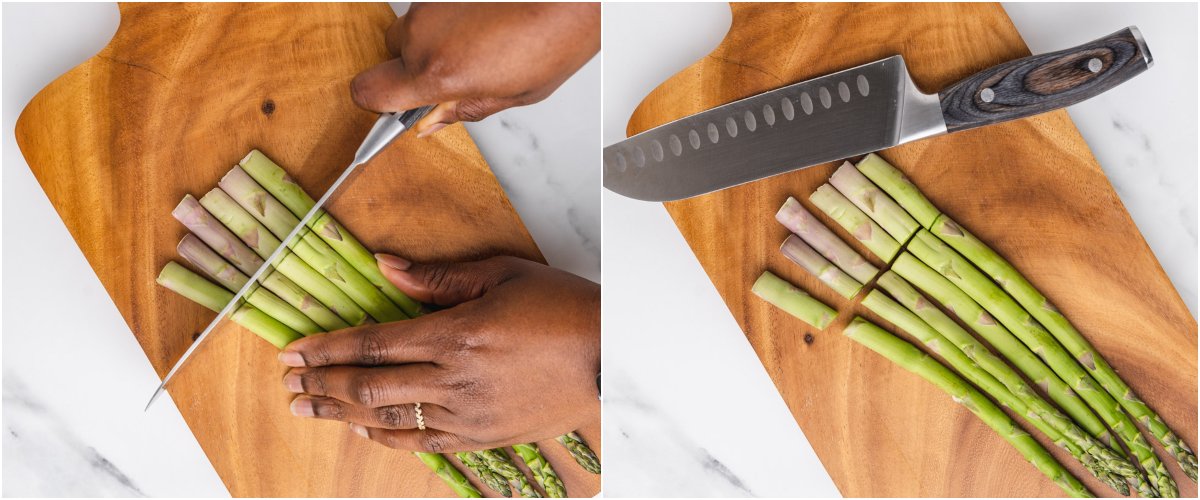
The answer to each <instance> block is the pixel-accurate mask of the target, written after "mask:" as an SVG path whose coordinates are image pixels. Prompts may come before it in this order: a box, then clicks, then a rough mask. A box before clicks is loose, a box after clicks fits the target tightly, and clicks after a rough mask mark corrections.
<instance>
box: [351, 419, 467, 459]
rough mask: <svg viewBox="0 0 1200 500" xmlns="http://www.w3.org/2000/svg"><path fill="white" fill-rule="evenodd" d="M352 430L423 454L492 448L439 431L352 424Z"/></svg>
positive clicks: (372, 438) (369, 437)
mask: <svg viewBox="0 0 1200 500" xmlns="http://www.w3.org/2000/svg"><path fill="white" fill-rule="evenodd" d="M350 429H351V430H353V431H354V432H355V433H356V434H358V435H359V436H362V437H365V438H367V439H370V440H372V441H375V442H377V443H380V444H382V445H384V446H387V447H389V448H395V449H398V450H408V451H419V452H423V453H452V452H458V451H472V450H479V449H486V448H491V447H490V446H485V445H483V444H481V443H477V442H475V441H472V440H470V439H467V438H464V437H463V436H461V435H458V434H454V433H451V432H446V431H440V430H437V429H425V430H423V431H422V430H417V429H380V428H378V427H366V426H363V425H359V424H350Z"/></svg>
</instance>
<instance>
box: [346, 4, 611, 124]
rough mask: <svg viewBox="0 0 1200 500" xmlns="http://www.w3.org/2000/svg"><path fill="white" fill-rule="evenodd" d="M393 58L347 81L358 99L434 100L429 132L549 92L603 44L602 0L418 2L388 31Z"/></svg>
mask: <svg viewBox="0 0 1200 500" xmlns="http://www.w3.org/2000/svg"><path fill="white" fill-rule="evenodd" d="M387 46H388V50H389V51H390V52H391V53H392V55H393V56H395V59H392V60H389V61H387V62H384V63H381V64H379V65H377V66H375V67H373V68H370V69H368V70H366V71H364V72H362V73H360V74H359V75H358V76H356V77H355V78H354V80H353V81H352V82H351V83H350V88H351V94H352V96H353V98H354V102H356V103H357V104H358V105H359V106H361V107H363V108H366V109H370V110H373V111H377V112H389V111H390V112H395V111H403V110H407V109H412V108H416V107H419V106H425V105H431V104H436V105H437V106H436V107H435V108H434V109H433V111H431V112H430V113H429V114H428V115H426V116H425V118H423V119H421V121H419V122H418V123H417V124H416V126H415V127H414V128H415V129H416V131H417V134H418V135H419V136H426V135H429V134H431V133H433V132H436V131H438V130H440V129H441V128H442V127H445V126H446V125H449V124H452V123H455V122H459V121H478V120H481V119H483V118H485V117H487V116H490V115H492V114H493V113H496V112H498V111H501V110H504V109H507V108H511V107H514V106H523V105H526V104H532V103H535V102H538V101H541V100H542V99H545V98H546V97H547V96H549V95H550V94H551V93H552V92H554V90H555V89H557V88H558V86H559V85H562V83H563V82H564V81H566V80H567V78H568V77H570V76H571V75H572V74H574V73H575V72H576V71H578V70H579V68H580V67H582V66H583V65H584V63H586V62H587V61H588V60H589V59H591V58H592V56H593V55H595V54H596V53H597V52H598V51H599V50H600V4H598V3H565V4H560V3H486V4H471V3H434V4H422V3H414V4H413V5H412V7H410V8H409V10H408V13H407V14H405V15H403V16H400V17H399V18H397V19H396V22H395V23H393V24H392V26H391V28H389V29H388V32H387Z"/></svg>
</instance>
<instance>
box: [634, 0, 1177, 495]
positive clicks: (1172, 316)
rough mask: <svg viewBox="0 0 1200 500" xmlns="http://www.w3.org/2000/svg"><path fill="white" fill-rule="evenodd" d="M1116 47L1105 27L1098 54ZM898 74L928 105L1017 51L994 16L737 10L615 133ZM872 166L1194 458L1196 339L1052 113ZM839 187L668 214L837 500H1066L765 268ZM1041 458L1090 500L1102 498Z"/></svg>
mask: <svg viewBox="0 0 1200 500" xmlns="http://www.w3.org/2000/svg"><path fill="white" fill-rule="evenodd" d="M1122 27H1123V26H1112V27H1099V28H1098V30H1099V31H1098V32H1097V33H1096V36H1097V37H1099V36H1103V35H1106V34H1108V33H1109V32H1112V31H1115V30H1117V29H1119V28H1122ZM1084 41H1086V40H1080V41H1079V42H1081V43H1082V42H1084ZM1152 44H1153V41H1152V40H1151V45H1152ZM1064 48H1065V47H1064ZM895 54H901V55H903V56H904V57H905V59H906V61H907V63H908V65H909V71H910V72H911V73H912V75H913V78H914V80H915V81H916V83H917V85H918V86H920V87H921V88H922V89H924V90H926V91H934V90H937V89H941V88H943V87H945V86H947V85H949V84H952V83H954V82H955V81H957V80H958V79H960V78H963V77H965V76H968V75H970V74H971V73H974V72H975V71H978V70H981V69H984V68H986V67H988V66H991V65H994V64H997V63H1000V62H1003V61H1007V60H1011V59H1015V58H1019V57H1023V56H1026V55H1028V54H1029V51H1028V49H1027V48H1026V46H1025V44H1024V42H1022V40H1021V38H1020V36H1019V35H1018V33H1017V31H1016V29H1015V28H1014V27H1013V25H1012V23H1011V21H1009V19H1008V17H1007V15H1006V14H1005V13H1004V11H1003V9H1002V8H1001V7H1000V6H999V5H995V4H854V5H847V4H820V5H815V4H771V5H760V4H734V5H733V24H732V26H731V28H730V31H729V34H728V35H727V36H726V38H725V40H724V41H723V42H722V43H721V45H720V46H718V48H717V49H716V50H714V51H713V52H712V53H711V54H710V55H708V56H707V57H705V58H704V59H702V60H701V61H699V62H697V63H696V64H694V65H692V66H690V67H688V68H687V69H684V70H683V71H681V72H680V73H679V74H677V75H675V76H674V77H672V78H671V79H670V80H668V81H667V82H666V83H664V84H662V85H661V86H660V87H658V88H657V89H655V90H654V91H653V92H652V93H651V94H650V95H649V96H648V97H647V98H646V99H645V100H644V101H643V102H642V104H641V105H640V106H639V107H638V109H637V110H636V111H635V112H634V114H633V117H632V118H631V119H630V122H629V127H628V130H627V131H628V133H629V134H630V135H632V134H635V133H638V132H641V131H644V130H647V129H650V128H652V127H654V126H657V125H661V124H663V123H666V122H669V121H671V120H674V119H677V118H680V117H682V116H686V115H688V114H692V113H696V112H699V111H702V110H705V109H708V108H711V107H714V106H716V105H720V104H724V103H727V102H730V101H733V100H736V99H739V98H742V97H746V96H749V95H753V94H756V93H759V92H762V91H766V90H770V89H773V88H776V87H779V86H782V85H786V84H789V83H794V82H797V81H802V80H805V79H808V78H812V77H816V76H820V75H823V74H827V73H831V72H834V71H837V70H840V69H845V68H848V67H852V66H855V65H858V64H863V63H867V62H870V61H874V60H877V59H881V58H883V57H888V56H891V55H895ZM882 155H883V156H884V157H885V158H887V159H888V160H890V161H892V162H893V163H895V164H896V165H897V166H899V167H900V168H902V169H903V170H904V171H905V172H906V173H907V174H908V175H909V176H910V177H911V178H912V180H913V181H914V182H915V183H916V184H917V185H918V186H919V187H920V188H922V189H923V190H924V191H925V192H926V193H927V194H928V195H929V197H930V198H931V200H932V201H933V202H934V203H935V204H936V205H938V206H939V207H940V208H941V209H942V210H943V211H945V212H946V213H948V214H950V215H952V216H953V217H954V218H955V219H957V220H958V221H959V222H961V223H963V224H964V225H965V226H967V227H968V228H969V229H970V230H971V231H973V232H975V233H976V235H977V236H979V237H980V238H981V239H983V240H984V241H986V242H988V243H990V244H991V245H992V246H993V247H995V248H996V250H997V251H999V252H1000V253H1001V254H1002V255H1005V256H1006V257H1008V258H1009V260H1010V261H1012V262H1013V264H1014V265H1015V266H1017V268H1018V269H1020V270H1022V271H1023V272H1024V273H1025V274H1026V275H1027V276H1028V277H1029V278H1030V279H1031V281H1032V282H1033V283H1034V284H1035V285H1036V286H1038V287H1039V288H1040V289H1041V290H1042V291H1043V292H1044V293H1045V294H1046V295H1047V296H1048V297H1049V298H1050V299H1051V300H1052V301H1053V302H1054V303H1055V304H1056V305H1058V307H1059V308H1060V309H1061V310H1062V311H1063V312H1064V313H1065V314H1066V315H1067V316H1068V317H1069V318H1071V319H1072V321H1073V322H1074V323H1075V324H1076V326H1077V327H1079V328H1080V330H1081V331H1082V332H1083V333H1084V335H1086V336H1087V337H1088V338H1089V339H1090V340H1091V341H1092V342H1093V343H1094V344H1095V345H1096V347H1097V348H1098V349H1099V350H1100V351H1101V352H1102V353H1103V354H1104V355H1105V357H1106V358H1107V359H1108V360H1109V361H1110V362H1111V363H1112V364H1113V365H1114V366H1115V367H1116V368H1117V370H1118V371H1119V372H1120V373H1121V374H1122V376H1123V377H1124V378H1125V379H1126V381H1128V382H1129V383H1130V385H1132V386H1133V388H1134V389H1135V390H1136V391H1137V392H1138V393H1139V394H1140V395H1141V396H1142V398H1143V399H1144V400H1146V401H1147V402H1149V403H1150V405H1151V406H1152V407H1154V408H1155V409H1156V410H1157V411H1158V412H1159V413H1160V414H1161V415H1162V416H1163V418H1164V419H1165V420H1166V421H1167V423H1168V424H1169V425H1170V426H1171V427H1172V428H1173V429H1175V430H1176V431H1177V432H1179V433H1180V436H1181V437H1182V438H1183V439H1184V440H1185V441H1187V442H1188V443H1190V444H1192V445H1195V444H1196V355H1195V353H1196V322H1195V319H1194V318H1192V316H1191V314H1190V313H1189V312H1188V309H1187V308H1186V306H1185V305H1184V303H1183V301H1182V300H1181V299H1180V298H1179V296H1178V294H1177V293H1176V292H1175V289H1174V288H1173V287H1172V285H1171V283H1170V281H1169V280H1168V279H1167V277H1166V275H1165V274H1164V273H1163V271H1162V269H1161V267H1160V266H1159V265H1158V262H1157V261H1156V260H1155V258H1154V255H1153V254H1152V253H1151V252H1150V249H1149V248H1148V247H1147V246H1146V244H1145V242H1144V241H1143V239H1142V237H1141V235H1140V234H1139V233H1138V230H1137V228H1136V227H1135V226H1134V224H1133V221H1132V220H1131V219H1130V218H1129V215H1128V214H1127V213H1126V212H1125V210H1124V208H1123V206H1122V205H1121V202H1120V199H1119V198H1118V197H1117V195H1116V193H1115V192H1114V191H1113V188H1112V186H1111V185H1110V184H1109V182H1108V180H1107V179H1106V178H1105V177H1104V173H1103V171H1102V170H1101V169H1100V167H1099V165H1097V163H1096V161H1095V159H1094V158H1093V157H1092V155H1091V153H1090V151H1089V150H1088V147H1087V144H1086V143H1085V142H1084V141H1083V139H1082V138H1081V137H1080V136H1079V133H1078V132H1077V131H1076V130H1075V127H1074V125H1073V124H1072V123H1071V120H1070V118H1069V117H1068V115H1067V114H1066V112H1064V111H1058V112H1054V113H1050V114H1047V115H1042V116H1039V117H1036V118H1033V119H1026V120H1021V121H1017V122H1012V123H1008V124H1004V125H999V126H992V127H986V128H982V129H978V130H974V131H968V132H963V133H959V134H954V135H949V136H945V137H940V138H936V139H932V140H927V141H922V142H918V143H914V144H910V145H906V146H902V147H897V148H893V149H890V150H887V151H885V152H883V153H882ZM833 168H834V166H833V165H827V166H819V167H814V168H810V169H806V170H803V171H799V172H793V173H790V174H785V175H780V176H776V177H773V178H770V179H766V180H763V181H759V182H755V183H751V184H747V185H743V186H739V187H736V188H732V189H727V190H724V191H720V192H717V193H713V194H709V195H705V196H701V197H698V198H693V199H689V200H684V201H679V202H672V203H667V204H666V206H667V210H668V212H669V213H670V214H671V216H672V218H673V219H674V220H675V223H676V225H677V226H678V227H679V229H680V231H681V232H682V233H683V235H684V237H685V238H686V239H687V241H688V243H689V245H690V246H691V248H692V251H693V252H694V253H695V255H696V257H697V258H698V259H699V261H700V263H701V264H702V265H703V267H704V269H705V272H706V273H707V274H708V275H709V278H710V279H711V280H712V282H713V284H714V285H715V286H716V288H717V290H718V292H719V293H720V294H721V296H722V298H723V299H724V300H725V302H726V304H727V305H728V306H729V308H730V311H731V312H732V313H733V315H734V317H735V318H736V319H737V321H738V323H739V324H740V325H741V327H742V328H743V330H744V331H745V333H746V337H747V339H748V340H749V341H750V343H751V344H752V345H753V346H754V349H755V351H756V352H757V353H758V355H759V358H760V359H761V361H762V362H763V365H764V367H765V368H766V369H767V372H768V373H769V374H770V376H771V378H772V379H773V380H774V382H775V384H776V387H777V388H778V389H779V392H780V394H781V395H782V397H783V398H784V400H785V402H786V403H787V404H788V406H789V408H790V409H791V411H792V413H793V415H794V416H795V418H796V420H797V422H798V423H799V424H800V427H801V429H803V431H804V433H805V436H806V437H807V438H808V440H809V441H810V442H811V444H812V446H813V448H814V450H815V451H816V452H817V455H818V456H819V457H820V459H821V461H822V463H823V465H824V466H825V468H826V469H827V470H828V472H829V473H830V475H831V476H832V477H833V480H834V482H835V483H836V484H837V486H838V488H839V489H840V490H841V492H842V493H843V494H844V495H847V496H934V497H938V496H1014V497H1021V496H1061V495H1062V492H1061V490H1059V489H1058V488H1057V487H1056V486H1054V485H1053V484H1052V483H1050V481H1048V480H1046V479H1045V478H1043V477H1042V476H1041V475H1040V474H1039V473H1038V472H1037V470H1035V469H1034V468H1033V467H1032V466H1030V465H1029V464H1028V463H1026V462H1025V461H1024V460H1023V459H1022V458H1021V456H1020V455H1019V454H1018V453H1017V452H1016V451H1015V450H1013V449H1012V448H1011V447H1010V446H1009V445H1008V444H1007V443H1005V442H1004V441H1003V440H1001V439H1000V438H999V437H998V436H996V435H995V433H994V432H992V431H991V430H990V429H989V428H987V427H986V426H985V425H984V424H983V423H982V422H980V421H979V420H978V419H977V418H975V417H974V415H972V414H971V413H969V412H968V411H966V410H965V409H963V408H961V407H960V406H958V405H956V404H955V403H953V402H952V401H950V399H949V398H948V397H946V396H945V395H944V394H943V393H941V392H940V391H938V389H936V388H934V387H933V386H932V385H930V384H928V383H926V382H924V381H923V380H920V379H919V378H917V377H916V376H915V375H911V374H909V373H907V372H905V371H903V370H902V369H900V368H898V367H896V366H894V365H892V364H890V363H889V362H888V361H886V360H884V359H882V358H881V357H880V356H878V355H876V354H875V353H873V352H870V351H868V350H866V349H865V348H862V347H861V346H857V345H855V344H853V342H851V341H849V340H848V339H844V338H841V336H840V333H841V329H842V327H844V326H845V324H846V323H847V322H848V321H849V320H850V319H851V318H852V317H853V316H854V315H856V314H861V315H864V316H867V317H868V318H870V319H872V320H875V321H876V322H877V323H879V324H881V325H883V326H885V327H890V326H891V325H889V324H887V323H884V322H882V321H881V320H879V319H878V318H877V317H875V316H874V315H871V314H869V313H866V312H865V309H864V308H863V307H861V306H860V305H859V304H857V303H856V302H854V303H851V302H848V301H846V300H844V299H842V298H840V297H839V296H837V295H836V294H834V293H833V292H832V291H831V290H829V289H828V288H827V287H824V286H823V285H821V284H820V283H819V282H818V281H816V280H815V279H813V278H811V277H810V276H808V275H806V274H805V273H804V271H802V270H800V269H798V268H797V267H796V266H795V265H794V264H792V263H790V262H789V261H787V260H786V259H785V258H784V257H782V256H781V255H780V254H779V253H778V246H779V244H780V242H782V241H783V238H784V236H785V235H786V234H787V231H786V230H785V229H783V228H782V227H780V226H779V225H778V224H777V223H775V221H774V217H773V216H774V213H775V211H776V210H777V209H778V208H779V206H780V205H781V204H782V203H783V201H784V200H785V199H786V198H787V197H788V196H789V195H790V196H795V197H796V198H798V199H801V200H803V203H805V204H806V205H807V206H808V207H809V208H810V210H813V211H814V212H815V211H816V210H815V208H814V207H813V206H812V205H811V204H809V203H808V202H807V197H808V195H809V194H810V193H812V192H813V191H814V190H815V189H816V187H817V186H819V185H820V184H822V183H823V182H825V180H826V179H827V178H828V177H829V175H830V174H831V173H832V171H833ZM825 221H826V222H827V223H828V224H830V225H831V227H836V226H835V225H833V224H832V221H829V220H828V219H827V218H826V219H825ZM841 234H842V235H843V237H844V238H846V239H847V240H850V238H849V235H847V234H845V233H844V232H842V233H841ZM852 243H853V244H855V246H856V248H858V249H859V250H860V251H861V252H863V253H864V255H865V254H866V252H865V249H864V248H863V247H862V246H861V245H857V242H852ZM877 263H878V262H877ZM764 270H771V271H773V272H775V273H776V274H779V275H780V276H782V277H784V278H785V279H788V280H789V281H792V282H793V283H796V284H798V285H799V286H800V287H801V288H803V289H805V290H807V291H809V292H810V293H812V294H813V295H814V296H816V297H818V298H819V299H821V300H823V301H825V302H826V303H829V304H831V305H834V306H835V307H836V308H837V309H838V311H839V313H840V316H839V321H837V322H835V323H834V325H833V326H831V327H830V328H829V329H827V330H825V331H815V330H812V329H811V328H808V327H807V326H805V325H803V324H802V323H801V322H799V321H798V320H795V319H794V318H791V317H789V316H787V315H786V314H783V313H781V312H779V311H777V310H773V309H772V308H771V307H770V306H768V305H767V304H765V303H763V302H762V301H760V300H758V299H757V298H755V297H753V296H752V295H751V294H750V291H749V290H750V286H751V284H752V283H753V282H754V279H755V278H756V277H757V276H758V275H759V274H760V273H761V272H762V271H764ZM1043 443H1044V444H1047V445H1048V448H1049V449H1051V451H1052V453H1054V454H1055V455H1056V456H1057V457H1058V458H1059V459H1060V461H1062V462H1063V463H1065V464H1069V466H1070V467H1071V470H1072V471H1073V472H1074V473H1075V475H1076V477H1079V478H1080V479H1082V480H1084V481H1085V482H1086V483H1087V485H1088V487H1089V488H1090V489H1091V490H1092V491H1093V492H1095V493H1097V494H1104V495H1110V494H1112V490H1110V489H1107V487H1105V486H1103V485H1102V484H1100V483H1099V482H1098V481H1097V480H1095V479H1094V478H1091V476H1090V474H1088V473H1087V472H1086V471H1085V470H1084V469H1083V468H1082V467H1081V466H1079V465H1078V464H1073V463H1072V460H1071V459H1070V457H1069V455H1067V454H1066V453H1065V452H1063V451H1062V450H1058V449H1055V448H1053V447H1052V446H1049V443H1048V442H1046V441H1045V440H1043ZM1158 451H1159V456H1160V457H1161V458H1163V459H1164V462H1166V463H1167V467H1168V469H1169V470H1170V471H1171V472H1172V474H1173V475H1174V477H1175V478H1176V481H1177V482H1178V483H1179V486H1180V490H1181V493H1182V494H1183V495H1184V496H1195V495H1196V484H1195V483H1193V482H1191V481H1190V480H1188V479H1187V478H1186V477H1185V476H1184V475H1183V474H1182V472H1181V471H1180V470H1179V468H1178V466H1177V465H1176V464H1174V461H1173V460H1172V459H1171V458H1170V456H1169V455H1167V454H1165V453H1163V452H1162V450H1161V448H1158ZM796 486H797V491H798V492H801V491H803V485H796Z"/></svg>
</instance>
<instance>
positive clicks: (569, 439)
mask: <svg viewBox="0 0 1200 500" xmlns="http://www.w3.org/2000/svg"><path fill="white" fill-rule="evenodd" d="M556 440H557V441H558V444H561V445H563V447H564V448H566V449H567V451H568V452H570V453H571V457H572V458H574V459H575V462H576V463H578V464H579V466H580V467H583V470H586V471H588V472H591V473H592V474H599V473H600V459H599V458H598V457H596V452H594V451H592V449H591V448H589V447H588V445H587V443H584V442H583V438H582V437H579V434H576V433H574V432H568V433H566V434H563V435H561V436H559V437H557V438H556Z"/></svg>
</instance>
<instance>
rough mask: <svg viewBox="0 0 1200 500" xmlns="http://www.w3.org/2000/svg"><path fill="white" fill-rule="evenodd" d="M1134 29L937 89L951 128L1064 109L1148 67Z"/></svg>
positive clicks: (1146, 52)
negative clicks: (941, 89) (939, 90)
mask: <svg viewBox="0 0 1200 500" xmlns="http://www.w3.org/2000/svg"><path fill="white" fill-rule="evenodd" d="M1153 62H1154V59H1153V58H1152V57H1151V56H1150V50H1149V49H1147V48H1146V42H1145V40H1143V39H1142V35H1141V32H1139V31H1138V29H1137V27H1134V26H1130V27H1128V28H1125V29H1123V30H1121V31H1118V32H1116V33H1113V34H1112V35H1109V36H1106V37H1104V38H1101V39H1099V40H1095V41H1093V42H1088V43H1086V44H1083V45H1080V46H1078V47H1075V48H1071V49H1067V50H1060V51H1058V52H1051V53H1049V54H1039V55H1034V56H1029V57H1026V58H1024V59H1017V60H1015V61H1009V62H1006V63H1004V64H1000V65H998V66H993V67H991V68H988V69H985V70H983V71H980V72H979V73H976V74H974V75H971V76H969V77H967V78H966V79H964V80H961V81H959V82H958V83H955V84H954V85H951V86H950V87H949V88H947V89H945V90H943V91H941V92H939V93H938V98H940V99H941V102H942V117H944V118H945V120H946V130H947V131H948V132H954V131H958V130H966V129H969V128H975V127H981V126H984V125H991V124H993V123H999V122H1003V121H1008V120H1015V119H1017V118H1024V117H1026V116H1032V115H1036V114H1038V113H1045V112H1047V111H1052V110H1055V109H1058V108H1064V107H1067V106H1070V105H1072V104H1075V103H1077V102H1080V101H1083V100H1084V99H1088V98H1091V97H1093V96H1096V95H1097V94H1100V93H1101V92H1104V91H1106V90H1108V89H1111V88H1113V87H1115V86H1117V85H1120V84H1121V83H1123V82H1125V81H1126V80H1129V79H1130V78H1133V77H1134V76H1137V75H1138V74H1139V73H1141V72H1143V71H1146V69H1147V68H1149V67H1150V65H1151V64H1153Z"/></svg>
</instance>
